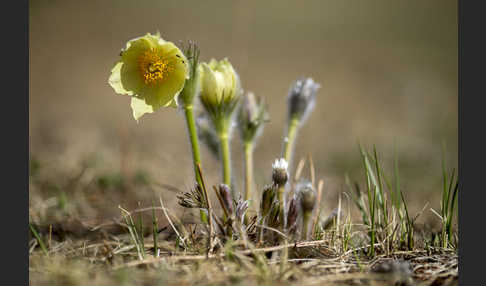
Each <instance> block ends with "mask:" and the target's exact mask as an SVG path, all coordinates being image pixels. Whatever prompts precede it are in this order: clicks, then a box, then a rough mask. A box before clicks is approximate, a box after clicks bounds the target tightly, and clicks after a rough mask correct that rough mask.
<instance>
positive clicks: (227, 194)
mask: <svg viewBox="0 0 486 286" xmlns="http://www.w3.org/2000/svg"><path fill="white" fill-rule="evenodd" d="M218 191H219V195H220V196H221V200H222V201H223V204H224V207H225V208H226V210H227V211H228V214H229V215H230V216H231V215H232V214H233V198H232V197H231V189H230V187H228V186H227V185H225V184H220V185H219V188H218Z"/></svg>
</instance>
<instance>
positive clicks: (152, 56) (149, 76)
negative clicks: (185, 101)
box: [138, 48, 174, 85]
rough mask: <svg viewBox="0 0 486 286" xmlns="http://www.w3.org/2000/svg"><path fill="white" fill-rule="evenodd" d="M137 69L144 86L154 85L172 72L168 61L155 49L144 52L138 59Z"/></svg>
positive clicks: (172, 68)
mask: <svg viewBox="0 0 486 286" xmlns="http://www.w3.org/2000/svg"><path fill="white" fill-rule="evenodd" d="M138 68H139V70H140V74H141V75H142V77H143V79H144V81H145V84H147V85H150V84H155V83H156V82H158V81H161V80H163V79H164V78H166V77H167V76H168V74H169V73H170V72H172V71H173V70H174V67H173V66H172V65H171V64H170V61H169V60H168V59H165V58H163V57H162V55H161V54H159V53H158V52H157V50H156V49H155V48H152V49H150V50H147V51H145V52H144V53H143V54H142V55H140V57H139V58H138Z"/></svg>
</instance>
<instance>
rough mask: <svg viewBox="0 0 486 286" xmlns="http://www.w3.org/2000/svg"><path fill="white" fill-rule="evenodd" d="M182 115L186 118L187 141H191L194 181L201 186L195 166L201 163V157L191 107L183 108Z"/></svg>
mask: <svg viewBox="0 0 486 286" xmlns="http://www.w3.org/2000/svg"><path fill="white" fill-rule="evenodd" d="M184 114H185V116H186V123H187V129H188V131H189V139H190V140H191V149H192V160H193V162H194V173H195V175H196V181H197V183H198V184H199V185H201V177H200V176H199V172H198V171H197V164H200V163H201V156H200V152H199V144H198V139H197V133H196V121H195V120H194V109H193V106H192V105H186V106H184Z"/></svg>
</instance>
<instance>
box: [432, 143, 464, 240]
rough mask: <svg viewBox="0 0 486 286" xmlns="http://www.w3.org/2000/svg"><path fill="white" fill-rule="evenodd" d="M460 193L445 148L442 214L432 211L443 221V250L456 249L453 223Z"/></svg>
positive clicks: (441, 233) (443, 157) (456, 178)
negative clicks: (448, 164)
mask: <svg viewBox="0 0 486 286" xmlns="http://www.w3.org/2000/svg"><path fill="white" fill-rule="evenodd" d="M458 192H459V181H458V176H457V175H456V169H452V171H451V173H450V177H449V174H448V172H447V168H446V163H445V146H444V147H443V156H442V199H441V202H440V214H439V213H437V212H436V211H435V210H434V209H431V210H432V212H433V213H435V214H436V215H437V216H438V217H439V218H440V220H441V226H442V227H441V232H440V236H439V238H440V242H439V243H440V245H441V247H443V248H448V247H454V245H453V244H452V238H453V236H452V221H453V219H454V208H455V205H456V199H457V194H458Z"/></svg>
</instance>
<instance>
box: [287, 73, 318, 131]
mask: <svg viewBox="0 0 486 286" xmlns="http://www.w3.org/2000/svg"><path fill="white" fill-rule="evenodd" d="M319 88H320V85H319V84H318V83H316V82H314V80H313V79H312V78H301V79H299V80H297V81H295V82H294V84H293V85H292V87H291V88H290V91H289V96H288V106H289V119H292V118H297V119H299V120H300V121H301V122H303V121H305V118H307V116H308V115H309V114H310V112H311V111H312V109H313V108H314V104H315V95H316V92H317V90H318V89H319Z"/></svg>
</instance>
